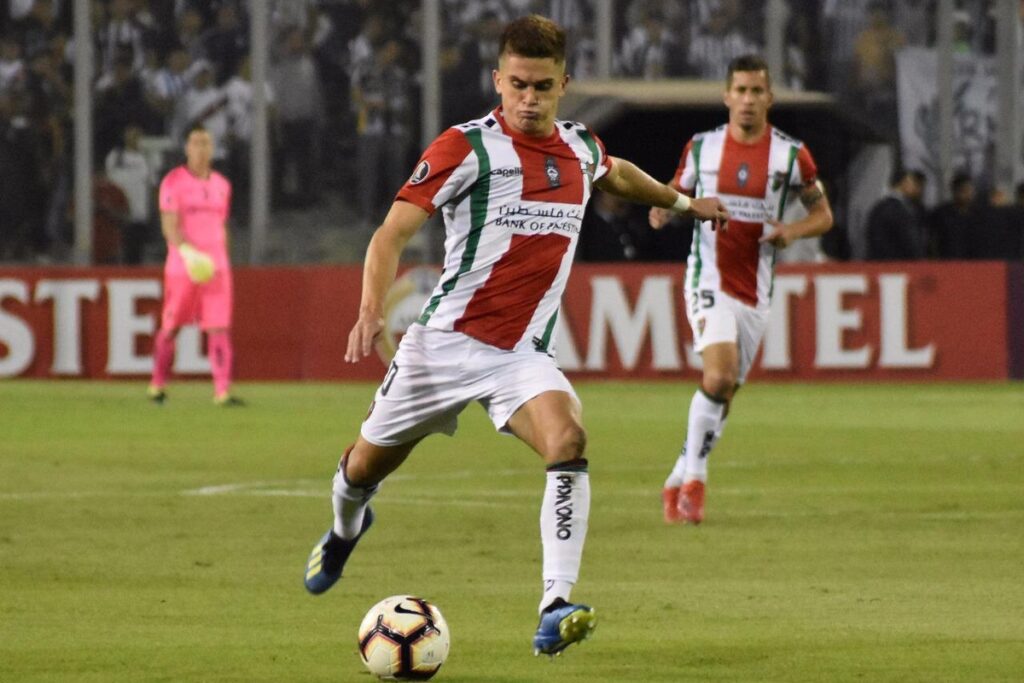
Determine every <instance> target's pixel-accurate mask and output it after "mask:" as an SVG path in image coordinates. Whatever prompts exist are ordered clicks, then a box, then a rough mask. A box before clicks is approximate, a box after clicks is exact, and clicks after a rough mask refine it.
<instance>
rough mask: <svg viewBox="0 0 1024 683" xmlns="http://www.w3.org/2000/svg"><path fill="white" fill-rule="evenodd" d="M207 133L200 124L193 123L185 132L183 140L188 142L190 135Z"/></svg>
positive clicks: (204, 127)
mask: <svg viewBox="0 0 1024 683" xmlns="http://www.w3.org/2000/svg"><path fill="white" fill-rule="evenodd" d="M207 132H209V131H207V130H206V126H204V125H203V124H201V123H193V124H192V125H191V126H189V127H188V130H186V131H185V139H186V140H188V139H189V138H190V137H192V133H207Z"/></svg>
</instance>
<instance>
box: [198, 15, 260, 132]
mask: <svg viewBox="0 0 1024 683" xmlns="http://www.w3.org/2000/svg"><path fill="white" fill-rule="evenodd" d="M200 41H201V42H202V44H203V51H204V53H205V54H206V58H207V59H209V60H210V61H212V62H213V64H214V65H215V68H216V76H217V83H218V84H223V83H224V82H226V81H227V80H228V79H229V78H231V77H232V76H234V75H235V74H236V73H237V71H238V63H239V61H241V60H242V58H243V57H245V56H246V55H247V54H248V53H249V32H248V31H247V30H246V27H245V26H244V25H243V24H242V21H241V19H240V18H239V16H238V10H237V8H236V7H235V6H234V5H233V4H230V3H225V4H223V5H221V6H220V8H219V9H218V10H217V23H216V25H215V26H214V27H213V28H211V29H210V30H208V31H206V32H205V33H203V35H202V37H201V38H200ZM214 138H215V139H220V138H217V137H216V136H214Z"/></svg>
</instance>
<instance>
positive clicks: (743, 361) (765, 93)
mask: <svg viewBox="0 0 1024 683" xmlns="http://www.w3.org/2000/svg"><path fill="white" fill-rule="evenodd" d="M724 99H725V106H726V107H727V108H728V109H729V122H728V123H727V124H726V125H723V126H720V127H719V128H716V129H714V130H710V131H707V132H704V133H699V134H697V135H695V136H693V138H692V139H691V140H690V141H689V142H688V143H687V144H686V147H685V148H684V150H683V154H682V157H681V159H680V161H679V168H678V170H677V171H676V174H675V177H674V178H673V179H672V181H671V182H670V183H669V186H670V187H673V188H676V189H678V190H680V191H682V192H685V193H687V194H689V195H691V196H694V197H700V196H703V195H707V194H712V195H716V196H718V197H720V199H721V201H722V202H723V203H724V204H725V206H726V207H727V208H728V210H729V214H730V219H729V223H728V225H727V226H726V228H724V229H721V230H717V231H716V230H713V229H712V227H713V226H709V225H708V224H704V225H703V226H701V227H700V228H699V229H697V230H695V231H694V234H693V246H692V248H691V252H690V257H689V259H688V261H687V267H686V281H685V287H684V292H685V297H686V301H685V306H686V316H687V318H688V319H689V321H690V327H691V328H692V330H693V339H694V348H695V349H696V350H697V351H698V352H699V353H700V354H701V358H702V360H703V366H704V368H703V374H702V377H701V382H700V386H699V387H698V389H697V391H696V392H695V393H694V395H693V399H692V400H691V401H690V412H689V419H688V422H687V431H686V441H685V443H684V445H683V450H682V453H680V455H679V457H678V458H677V459H676V463H675V466H674V467H673V469H672V472H671V474H669V476H668V479H667V480H666V481H665V486H664V488H663V490H662V507H663V512H664V516H665V521H666V522H669V523H680V522H683V523H685V522H690V523H693V524H699V523H700V522H701V521H702V520H703V519H704V494H705V484H706V482H707V476H708V460H707V459H708V455H709V454H710V453H711V449H712V448H714V446H715V443H716V442H717V441H718V438H719V437H720V436H721V434H722V430H723V428H724V427H725V421H726V417H727V416H728V414H729V405H730V402H731V401H732V398H733V395H734V394H735V393H736V390H737V389H738V388H739V386H740V385H741V384H742V383H743V381H744V380H745V379H746V376H747V373H748V372H749V370H750V366H751V363H753V360H754V355H755V354H756V353H757V348H758V346H760V344H761V338H762V337H763V336H764V330H765V326H766V324H767V322H768V310H769V305H770V302H771V292H772V279H773V277H774V265H775V254H776V252H777V251H778V250H779V249H785V248H786V247H787V246H789V245H790V244H792V243H793V241H794V240H797V239H800V238H802V237H814V236H817V235H821V234H823V233H825V232H827V231H828V230H829V228H831V227H832V210H831V208H830V207H829V203H828V199H827V198H826V197H825V195H824V193H823V192H822V186H821V184H820V183H819V182H818V179H817V174H818V171H817V167H816V166H815V163H814V160H813V159H812V158H811V154H810V152H808V151H807V148H806V147H805V146H804V145H803V143H801V142H800V141H798V140H794V139H793V138H791V137H789V136H788V135H786V134H785V133H783V132H781V131H779V130H778V129H777V128H775V127H774V126H772V125H771V124H769V123H768V110H769V109H770V108H771V105H772V88H771V78H770V77H769V74H768V65H767V64H766V63H765V62H764V60H763V59H761V58H760V57H757V56H755V55H746V56H743V57H738V58H736V59H734V60H733V61H732V62H730V64H729V70H728V77H727V79H726V84H725V96H724ZM797 202H799V205H800V206H802V207H803V209H802V210H800V209H799V208H798V209H797V210H796V211H793V208H794V205H796V204H797ZM794 213H796V214H798V216H799V217H797V219H796V220H790V219H791V218H794ZM671 218H672V215H671V214H670V213H669V212H667V211H664V210H662V209H658V208H652V209H651V212H650V223H651V226H652V227H654V228H660V227H662V226H663V225H664V224H665V223H666V222H667V221H668V220H670V219H671Z"/></svg>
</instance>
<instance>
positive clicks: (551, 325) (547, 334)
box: [536, 311, 558, 351]
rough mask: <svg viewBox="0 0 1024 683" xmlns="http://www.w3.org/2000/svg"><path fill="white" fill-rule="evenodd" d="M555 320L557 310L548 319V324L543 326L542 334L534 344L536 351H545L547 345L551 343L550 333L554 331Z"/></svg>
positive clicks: (556, 318)
mask: <svg viewBox="0 0 1024 683" xmlns="http://www.w3.org/2000/svg"><path fill="white" fill-rule="evenodd" d="M556 320H558V311H555V313H554V315H552V316H551V318H550V319H549V320H548V324H547V326H546V327H545V328H544V334H543V335H542V336H541V338H540V343H539V344H537V346H536V348H537V350H538V351H547V350H548V346H550V345H551V335H552V334H553V333H554V331H555V321H556Z"/></svg>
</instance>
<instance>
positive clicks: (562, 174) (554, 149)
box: [512, 131, 583, 204]
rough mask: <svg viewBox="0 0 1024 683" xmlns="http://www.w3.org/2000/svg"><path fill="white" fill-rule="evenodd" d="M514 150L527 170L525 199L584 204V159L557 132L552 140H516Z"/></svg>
mask: <svg viewBox="0 0 1024 683" xmlns="http://www.w3.org/2000/svg"><path fill="white" fill-rule="evenodd" d="M512 148H513V149H514V150H515V152H516V155H518V156H519V163H521V164H522V166H523V194H522V195H521V199H523V200H529V201H535V202H558V203H562V204H582V203H583V169H581V168H580V159H579V157H578V156H576V154H575V152H573V151H572V148H571V147H569V145H567V144H565V142H564V141H563V140H562V138H561V137H559V136H558V132H557V131H556V132H555V134H554V136H553V137H552V138H546V139H544V140H536V141H534V140H532V139H528V138H525V136H522V135H513V136H512Z"/></svg>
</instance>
